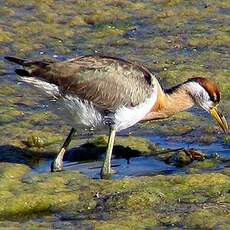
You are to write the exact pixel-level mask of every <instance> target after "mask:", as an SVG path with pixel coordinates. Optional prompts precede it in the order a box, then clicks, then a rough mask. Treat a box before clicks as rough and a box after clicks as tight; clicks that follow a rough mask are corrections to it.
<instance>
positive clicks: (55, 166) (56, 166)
mask: <svg viewBox="0 0 230 230" xmlns="http://www.w3.org/2000/svg"><path fill="white" fill-rule="evenodd" d="M75 133H76V129H74V128H72V129H71V130H70V132H69V135H68V136H67V138H66V140H65V142H64V144H63V145H62V148H61V150H60V152H59V153H58V155H57V157H56V159H55V160H54V161H53V162H52V163H51V172H60V171H62V170H63V158H64V155H65V152H66V149H67V148H68V146H69V144H70V142H71V139H72V137H73V135H74V134H75Z"/></svg>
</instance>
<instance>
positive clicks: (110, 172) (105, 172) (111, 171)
mask: <svg viewBox="0 0 230 230" xmlns="http://www.w3.org/2000/svg"><path fill="white" fill-rule="evenodd" d="M115 173H116V171H115V170H114V169H111V168H110V169H109V170H105V169H104V168H103V169H102V170H101V179H105V180H111V179H112V176H113V175H114V174H115Z"/></svg>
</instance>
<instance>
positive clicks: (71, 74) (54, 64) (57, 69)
mask: <svg viewBox="0 0 230 230" xmlns="http://www.w3.org/2000/svg"><path fill="white" fill-rule="evenodd" d="M7 59H8V60H10V61H13V62H16V63H18V64H20V65H22V66H23V67H24V69H23V71H26V73H27V75H29V76H32V77H37V78H39V79H41V80H44V81H47V82H49V83H53V84H56V85H57V86H58V87H59V89H60V91H61V94H62V96H63V95H66V94H71V95H73V96H77V97H79V98H80V99H83V100H88V101H91V102H93V103H94V104H95V105H97V106H99V107H102V108H105V109H108V110H111V111H114V110H116V109H117V108H119V107H121V106H123V105H124V106H130V107H131V106H136V105H138V104H140V103H142V102H143V101H144V100H145V99H146V98H148V97H150V96H151V94H152V93H153V82H154V81H153V78H154V76H153V75H152V74H151V73H150V72H149V71H148V70H147V69H146V68H144V67H143V66H140V65H137V64H135V63H132V62H129V61H125V60H123V59H119V58H114V57H105V56H84V57H77V58H73V59H70V60H67V61H64V62H58V61H53V60H47V59H46V60H32V61H26V60H22V61H19V59H17V58H12V57H8V58H7ZM18 73H19V72H18ZM23 74H25V72H21V74H20V73H19V75H23Z"/></svg>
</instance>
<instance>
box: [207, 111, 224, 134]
mask: <svg viewBox="0 0 230 230" xmlns="http://www.w3.org/2000/svg"><path fill="white" fill-rule="evenodd" d="M209 112H210V114H211V115H212V117H213V118H214V119H215V120H216V121H217V123H218V125H219V126H220V127H221V128H222V129H223V131H224V132H225V133H227V131H228V123H227V121H226V119H225V117H224V116H223V115H222V114H221V113H220V112H219V111H218V110H217V108H216V107H213V108H211V109H210V110H209Z"/></svg>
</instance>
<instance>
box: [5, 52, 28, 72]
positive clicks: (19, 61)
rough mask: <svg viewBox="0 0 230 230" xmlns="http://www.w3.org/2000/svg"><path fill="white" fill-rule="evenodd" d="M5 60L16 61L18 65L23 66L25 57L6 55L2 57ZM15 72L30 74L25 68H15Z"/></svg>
mask: <svg viewBox="0 0 230 230" xmlns="http://www.w3.org/2000/svg"><path fill="white" fill-rule="evenodd" d="M4 58H5V59H6V60H7V61H10V62H13V63H16V64H18V65H21V66H24V65H25V63H26V60H25V59H21V58H17V57H11V56H6V57H4ZM15 73H16V74H17V75H19V76H30V73H29V72H28V71H27V70H26V69H15Z"/></svg>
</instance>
